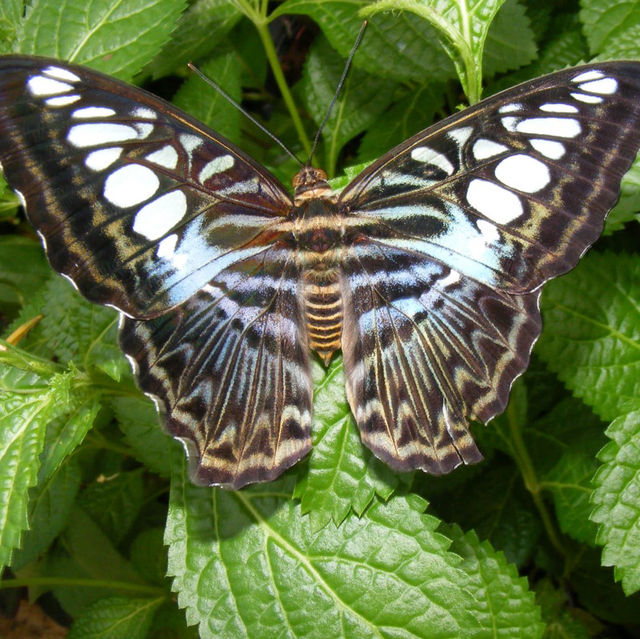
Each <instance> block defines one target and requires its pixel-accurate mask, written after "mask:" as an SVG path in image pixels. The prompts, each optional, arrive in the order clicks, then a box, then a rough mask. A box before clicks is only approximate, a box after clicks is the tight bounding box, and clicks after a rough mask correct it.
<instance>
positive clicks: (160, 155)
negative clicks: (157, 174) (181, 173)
mask: <svg viewBox="0 0 640 639" xmlns="http://www.w3.org/2000/svg"><path fill="white" fill-rule="evenodd" d="M146 159H147V160H149V162H153V163H154V164H157V165H158V166H164V168H165V169H175V168H176V166H178V153H177V151H176V150H175V149H174V148H173V147H172V146H171V145H170V144H167V145H166V146H163V147H162V148H161V149H158V150H157V151H154V152H153V153H149V155H147V157H146Z"/></svg>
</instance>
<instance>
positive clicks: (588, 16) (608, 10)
mask: <svg viewBox="0 0 640 639" xmlns="http://www.w3.org/2000/svg"><path fill="white" fill-rule="evenodd" d="M580 4H581V6H582V11H580V19H581V20H582V22H583V24H584V34H585V37H586V38H587V42H588V43H589V48H590V50H591V54H592V55H597V56H598V58H600V59H615V58H625V59H627V58H632V59H633V58H635V59H637V58H639V57H640V51H639V50H638V39H640V5H639V4H638V2H635V1H632V2H607V1H606V0H582V1H581V3H580Z"/></svg>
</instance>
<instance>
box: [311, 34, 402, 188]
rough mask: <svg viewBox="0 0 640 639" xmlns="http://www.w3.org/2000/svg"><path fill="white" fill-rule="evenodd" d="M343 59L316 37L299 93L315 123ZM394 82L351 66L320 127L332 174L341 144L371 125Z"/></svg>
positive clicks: (390, 95)
mask: <svg viewBox="0 0 640 639" xmlns="http://www.w3.org/2000/svg"><path fill="white" fill-rule="evenodd" d="M343 69H344V60H343V59H342V58H341V57H340V56H339V55H338V54H337V53H336V52H335V51H334V50H333V49H332V48H331V45H330V44H329V42H328V41H327V40H326V39H325V38H319V39H318V40H316V42H315V44H314V46H313V48H312V49H311V52H310V54H309V58H308V59H307V63H306V65H305V68H304V74H303V77H302V86H301V92H302V95H303V97H304V100H305V104H306V106H307V109H308V110H309V112H310V114H311V116H312V117H313V119H314V122H315V123H316V125H317V126H319V125H320V124H321V122H322V120H323V119H324V117H325V114H326V113H327V109H328V107H329V103H330V102H331V100H332V98H333V94H334V93H335V90H336V87H337V86H338V82H339V80H340V76H341V74H342V70H343ZM395 88H396V84H395V83H394V82H391V81H387V80H384V79H380V78H377V77H374V76H371V75H369V74H368V73H365V72H364V71H359V70H358V69H353V70H352V71H351V73H350V74H349V75H348V76H347V80H346V82H345V84H344V87H343V89H342V91H341V92H340V96H339V97H338V101H337V102H336V105H335V107H334V109H333V111H332V112H331V115H330V116H329V120H328V121H327V125H326V127H325V128H324V130H323V136H322V137H323V141H324V149H325V162H324V168H325V170H326V171H327V174H328V175H329V177H333V175H334V173H335V169H336V164H337V161H338V154H339V153H340V150H341V149H342V147H343V146H344V145H345V144H346V143H347V142H348V141H349V140H351V139H352V138H354V137H355V136H356V135H358V134H359V133H362V131H364V130H365V129H366V128H367V127H368V126H370V125H371V124H373V123H374V122H375V121H376V120H377V119H378V118H379V117H380V115H381V114H382V112H383V111H384V110H385V108H386V107H387V106H388V105H389V103H390V102H391V100H392V98H393V94H394V91H395Z"/></svg>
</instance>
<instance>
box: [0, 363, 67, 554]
mask: <svg viewBox="0 0 640 639" xmlns="http://www.w3.org/2000/svg"><path fill="white" fill-rule="evenodd" d="M68 381H69V374H66V373H64V374H59V375H54V376H53V377H51V378H50V379H48V380H46V379H44V378H42V377H38V376H36V375H35V374H33V373H28V372H25V371H22V370H19V369H17V368H13V367H11V366H7V365H4V364H2V363H0V522H1V523H0V566H5V565H7V564H8V563H9V562H10V560H11V553H12V552H13V550H14V548H16V547H17V546H18V543H19V540H20V536H21V534H22V531H23V530H25V529H26V528H27V504H28V491H29V488H31V487H32V486H34V485H35V483H36V480H37V477H38V468H39V466H40V460H39V455H40V452H41V451H42V447H43V444H44V435H45V428H46V425H47V423H48V422H49V421H50V420H52V419H53V418H54V417H56V416H58V415H60V414H61V413H63V412H64V411H65V409H66V408H67V406H68V405H69V396H68Z"/></svg>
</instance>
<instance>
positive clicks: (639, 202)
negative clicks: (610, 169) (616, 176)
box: [605, 156, 640, 234]
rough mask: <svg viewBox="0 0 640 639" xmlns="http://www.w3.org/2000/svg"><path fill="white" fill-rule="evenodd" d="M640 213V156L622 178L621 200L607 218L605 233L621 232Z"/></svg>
mask: <svg viewBox="0 0 640 639" xmlns="http://www.w3.org/2000/svg"><path fill="white" fill-rule="evenodd" d="M638 211H640V156H636V159H635V160H634V162H633V165H632V166H631V168H630V169H629V171H627V173H625V176H624V178H622V185H621V190H620V199H619V200H618V203H617V204H616V205H615V207H614V208H613V210H612V211H611V213H609V215H608V216H607V223H606V226H605V233H606V234H609V233H613V232H614V231H619V230H620V229H621V228H623V226H624V225H625V224H626V223H627V222H630V221H631V220H633V219H636V216H637V213H638Z"/></svg>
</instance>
